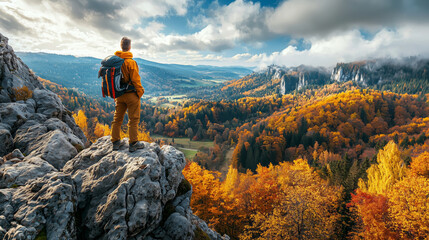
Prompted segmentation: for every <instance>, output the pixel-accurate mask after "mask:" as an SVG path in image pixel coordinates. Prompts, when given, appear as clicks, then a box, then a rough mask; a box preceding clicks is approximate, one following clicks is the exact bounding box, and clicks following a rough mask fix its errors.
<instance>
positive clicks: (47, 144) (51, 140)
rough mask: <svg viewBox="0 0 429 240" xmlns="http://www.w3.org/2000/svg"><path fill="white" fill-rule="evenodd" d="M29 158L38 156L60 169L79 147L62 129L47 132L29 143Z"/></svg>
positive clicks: (74, 154)
mask: <svg viewBox="0 0 429 240" xmlns="http://www.w3.org/2000/svg"><path fill="white" fill-rule="evenodd" d="M27 151H28V152H29V153H30V154H29V155H28V156H27V158H31V157H35V156H38V157H40V158H42V159H43V160H45V161H47V162H49V163H50V164H51V165H52V166H54V167H55V168H56V169H58V170H60V169H61V168H62V167H63V166H64V164H66V162H67V161H68V160H70V159H72V158H73V157H74V156H76V154H77V149H76V148H75V147H74V146H73V145H72V144H71V143H70V142H69V141H68V138H67V136H66V134H64V133H63V132H61V131H60V130H58V129H57V130H54V131H50V132H47V133H45V134H43V135H41V136H39V137H37V138H36V139H35V140H34V141H32V142H31V144H29V146H28V149H27Z"/></svg>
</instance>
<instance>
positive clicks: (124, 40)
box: [121, 37, 131, 52]
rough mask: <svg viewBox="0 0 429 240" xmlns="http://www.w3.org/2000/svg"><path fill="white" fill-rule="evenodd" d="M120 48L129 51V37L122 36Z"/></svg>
mask: <svg viewBox="0 0 429 240" xmlns="http://www.w3.org/2000/svg"><path fill="white" fill-rule="evenodd" d="M121 48H122V51H124V52H127V51H130V49H131V39H129V38H127V37H123V38H122V39H121Z"/></svg>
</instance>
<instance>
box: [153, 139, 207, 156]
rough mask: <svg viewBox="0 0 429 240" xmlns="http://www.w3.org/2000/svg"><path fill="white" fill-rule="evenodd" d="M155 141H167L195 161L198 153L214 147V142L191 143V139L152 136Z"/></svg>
mask: <svg viewBox="0 0 429 240" xmlns="http://www.w3.org/2000/svg"><path fill="white" fill-rule="evenodd" d="M151 137H152V138H153V139H161V140H164V141H166V142H167V143H168V144H170V145H172V146H174V147H176V148H177V149H179V150H180V151H182V152H183V153H184V154H185V157H186V158H188V159H191V160H192V159H193V158H194V156H195V154H197V152H199V151H201V150H203V149H208V148H211V147H213V145H214V144H213V141H191V140H189V138H174V143H173V138H170V137H165V136H161V135H151Z"/></svg>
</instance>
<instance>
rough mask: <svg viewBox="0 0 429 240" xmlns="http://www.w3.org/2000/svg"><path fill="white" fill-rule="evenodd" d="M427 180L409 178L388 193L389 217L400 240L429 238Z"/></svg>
mask: <svg viewBox="0 0 429 240" xmlns="http://www.w3.org/2000/svg"><path fill="white" fill-rule="evenodd" d="M428 194H429V179H428V178H425V177H422V176H411V177H407V178H405V179H404V180H402V181H400V182H398V183H397V184H395V186H394V187H393V189H392V191H390V192H389V194H388V198H389V216H390V219H391V220H392V225H393V228H394V230H395V232H399V234H400V235H401V238H402V239H427V237H428V236H429V200H428Z"/></svg>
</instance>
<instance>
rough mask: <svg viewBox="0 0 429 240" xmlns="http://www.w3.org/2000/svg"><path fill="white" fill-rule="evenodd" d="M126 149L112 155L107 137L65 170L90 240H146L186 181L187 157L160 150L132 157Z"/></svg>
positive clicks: (168, 149) (154, 148) (166, 148)
mask: <svg viewBox="0 0 429 240" xmlns="http://www.w3.org/2000/svg"><path fill="white" fill-rule="evenodd" d="M122 143H123V146H122V148H121V149H120V150H119V151H118V152H112V150H111V149H112V144H111V142H110V138H109V137H103V138H101V139H99V140H98V141H97V142H96V143H94V144H93V145H92V146H91V147H90V148H89V149H85V150H83V151H82V152H81V153H79V154H78V155H77V156H76V157H75V158H74V159H72V160H71V161H69V162H68V163H67V164H66V166H65V167H64V172H65V173H70V174H71V175H72V177H73V179H74V180H75V182H76V186H77V191H78V195H79V198H78V203H79V204H78V207H79V208H80V209H82V211H83V215H82V216H83V219H84V221H83V222H84V226H83V228H84V229H88V230H87V231H85V236H84V237H85V239H127V238H129V237H136V238H138V239H141V238H144V237H145V236H146V235H148V234H149V233H150V232H151V231H153V229H155V228H156V226H157V224H158V223H159V222H160V221H161V219H162V209H163V206H164V205H165V203H166V202H168V201H169V200H172V199H173V198H174V196H175V195H176V192H177V188H178V186H179V184H180V182H181V180H182V179H183V175H182V173H181V171H182V169H183V168H184V166H185V158H184V155H183V153H181V152H179V151H177V150H176V149H174V148H172V147H170V146H163V147H162V148H159V146H158V145H155V144H146V148H145V149H143V150H138V151H136V152H134V153H129V152H128V147H127V143H126V140H123V141H122ZM104 229H105V230H104Z"/></svg>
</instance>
